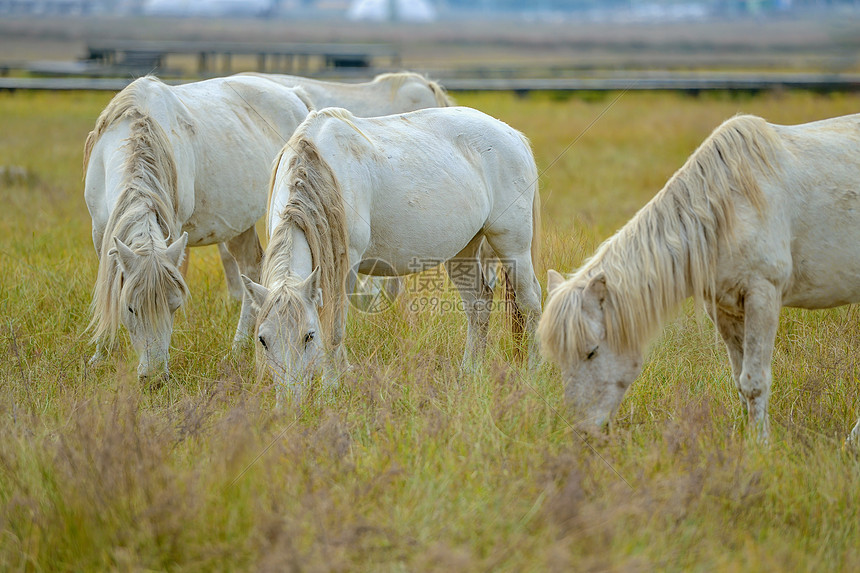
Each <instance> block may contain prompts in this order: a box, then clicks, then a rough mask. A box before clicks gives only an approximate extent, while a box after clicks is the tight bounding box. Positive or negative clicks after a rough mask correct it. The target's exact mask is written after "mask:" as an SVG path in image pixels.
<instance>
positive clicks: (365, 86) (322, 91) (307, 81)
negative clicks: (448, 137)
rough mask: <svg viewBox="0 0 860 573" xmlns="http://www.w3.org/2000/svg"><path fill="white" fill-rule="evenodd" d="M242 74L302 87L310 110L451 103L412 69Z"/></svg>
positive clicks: (233, 284)
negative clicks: (351, 75) (354, 76)
mask: <svg viewBox="0 0 860 573" xmlns="http://www.w3.org/2000/svg"><path fill="white" fill-rule="evenodd" d="M242 75H247V76H255V77H261V78H265V79H268V80H271V81H273V82H277V83H279V84H281V85H284V86H287V87H299V88H302V90H303V92H304V93H305V94H307V100H308V101H309V102H310V106H311V107H312V109H322V108H325V107H342V108H346V109H348V110H349V111H350V112H351V113H353V114H354V115H358V116H361V117H375V116H380V115H389V114H393V113H403V112H407V111H414V110H417V109H424V108H428V107H448V106H450V105H453V102H452V101H451V99H450V98H449V97H448V95H447V94H446V93H445V89H444V88H443V87H442V86H440V85H439V84H438V83H436V82H434V81H432V80H428V79H427V78H426V77H424V76H422V75H421V74H416V73H414V72H397V73H387V74H380V75H378V76H376V77H375V78H374V79H373V80H372V81H370V82H364V83H356V84H347V83H342V82H327V81H322V80H315V79H311V78H304V77H301V76H289V75H284V74H261V73H257V72H248V73H246V74H242ZM283 144H284V141H279V142H278V149H276V150H275V151H274V152H273V153H272V158H274V157H275V155H277V153H278V151H279V150H280V148H281V147H282V146H283ZM268 176H269V171H267V172H266V174H265V177H266V178H268ZM485 250H487V249H485ZM219 252H220V254H221V261H222V262H223V264H224V272H225V276H226V279H227V285H228V287H229V289H230V292H231V293H233V295H234V296H236V297H237V298H241V296H242V291H243V289H242V283H241V281H240V280H239V272H240V271H239V269H238V267H237V266H236V263H235V262H234V261H233V258H232V257H231V256H230V253H229V251H228V250H227V249H226V247H225V246H224V245H223V244H219ZM485 257H486V258H487V259H488V260H490V259H491V258H492V253H487V254H486V255H485ZM485 266H486V271H487V272H493V271H494V269H495V265H490V264H487V265H485ZM493 276H494V275H493ZM493 284H494V283H493ZM375 286H376V287H377V288H386V289H387V288H391V287H390V285H385V286H383V285H375Z"/></svg>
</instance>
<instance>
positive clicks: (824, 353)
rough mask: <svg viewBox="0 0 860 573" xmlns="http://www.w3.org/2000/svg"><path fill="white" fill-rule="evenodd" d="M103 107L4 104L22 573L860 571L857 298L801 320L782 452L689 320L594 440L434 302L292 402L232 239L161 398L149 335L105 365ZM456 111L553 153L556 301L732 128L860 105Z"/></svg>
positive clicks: (9, 331) (6, 533)
mask: <svg viewBox="0 0 860 573" xmlns="http://www.w3.org/2000/svg"><path fill="white" fill-rule="evenodd" d="M109 97H110V96H109V95H106V94H87V93H81V94H48V93H16V94H0V167H5V168H6V169H4V170H3V171H2V172H0V205H2V208H0V317H2V324H0V332H2V335H0V336H2V343H0V356H2V360H0V569H2V570H10V571H98V570H117V571H144V570H170V571H222V570H223V571H233V570H252V571H288V570H289V571H446V572H452V571H481V570H488V571H571V570H576V571H605V570H613V571H614V570H618V571H640V570H651V569H655V568H656V569H660V570H669V571H691V570H694V571H710V570H722V571H740V570H745V571H748V570H753V571H775V570H795V571H836V570H843V571H857V570H860V461H858V458H857V457H855V456H852V455H849V454H846V453H844V452H843V451H841V449H840V446H841V442H842V440H843V439H844V437H845V436H846V435H847V433H848V431H849V430H850V428H851V426H852V425H853V423H854V422H855V420H856V416H857V412H858V411H860V384H858V381H857V372H858V360H860V350H858V349H860V344H858V342H860V328H858V320H857V317H856V316H855V310H854V308H853V307H847V308H841V309H836V310H832V311H826V312H818V313H802V312H799V311H789V310H786V311H784V312H783V318H782V323H781V327H780V331H779V335H778V338H777V345H776V349H775V358H774V390H773V398H772V401H771V419H772V432H773V443H772V445H771V446H770V447H769V448H767V449H763V448H760V447H759V446H757V445H756V444H755V442H754V441H752V440H750V439H749V434H750V432H749V431H748V430H747V428H745V420H744V417H743V412H742V409H741V404H740V402H739V400H738V398H737V396H736V393H735V390H734V387H733V383H732V381H731V379H730V373H729V366H728V361H727V359H726V355H725V350H724V349H723V347H722V344H721V343H720V342H718V341H717V339H716V336H715V334H714V331H713V328H712V326H711V324H710V322H709V321H708V320H707V319H706V318H703V317H702V315H701V313H700V312H698V310H697V309H694V308H693V307H692V305H687V306H686V307H685V308H683V309H682V310H681V311H680V312H679V314H678V318H677V319H676V320H674V321H672V322H671V323H670V324H668V325H667V327H666V329H665V330H664V331H663V333H662V335H661V336H660V337H659V338H658V339H657V340H655V341H654V343H653V345H652V348H651V351H650V354H649V359H648V361H647V363H646V366H645V370H644V372H643V374H642V376H641V377H640V379H639V380H638V381H637V382H636V383H635V384H634V385H633V387H632V388H631V390H630V392H629V393H628V395H627V398H626V399H625V401H624V402H623V403H622V405H621V408H620V411H619V415H618V417H617V419H616V422H615V427H614V430H613V433H612V435H611V437H610V438H609V440H608V441H607V442H606V443H603V444H600V445H594V446H590V445H586V444H584V443H583V442H582V441H581V440H580V439H579V438H578V437H577V436H576V434H574V432H573V431H572V430H571V428H570V426H569V424H568V421H569V420H568V419H567V414H566V412H565V410H564V405H563V401H562V398H561V396H562V389H561V387H560V382H559V378H558V373H557V372H556V371H555V370H554V369H553V368H552V367H550V366H547V365H544V366H543V367H542V368H541V369H540V370H539V371H538V372H528V371H525V370H520V369H518V368H516V367H514V366H512V365H511V361H510V360H509V357H510V353H511V352H510V350H511V349H510V345H509V343H508V338H507V336H506V335H505V332H504V330H503V321H502V320H501V318H500V317H499V316H495V317H494V322H493V325H492V331H491V349H490V351H489V352H488V360H487V368H486V372H485V373H483V374H481V375H476V376H461V375H459V374H458V372H457V368H456V365H457V363H458V362H459V359H460V357H461V354H462V347H463V344H464V339H465V319H464V317H463V316H462V314H459V313H444V312H432V311H429V312H422V313H415V312H412V311H410V309H409V302H410V297H415V296H417V295H415V294H407V295H406V296H403V297H401V298H400V299H398V304H397V306H396V307H395V308H394V309H392V310H389V311H387V312H384V313H381V314H358V313H352V314H351V316H350V322H349V330H348V347H349V351H350V360H351V362H352V363H353V364H354V365H355V366H356V368H355V370H354V371H353V372H350V373H349V374H347V375H345V376H344V378H343V379H342V381H341V385H340V388H339V389H338V390H337V391H336V392H335V393H333V394H325V393H321V392H317V393H313V395H312V396H311V397H310V399H309V400H308V401H307V402H306V404H304V405H303V406H302V407H300V408H299V407H292V408H288V409H287V410H286V411H282V412H276V411H275V409H274V390H273V388H272V387H271V386H270V385H268V384H267V383H266V382H265V381H260V380H258V379H257V377H256V376H255V374H254V371H253V356H252V355H251V353H250V352H249V353H247V354H245V355H243V356H239V357H231V356H230V354H229V346H230V340H231V337H232V332H233V328H234V326H235V320H236V319H237V317H238V310H239V309H238V304H237V303H234V302H233V301H232V300H231V299H230V298H229V296H228V295H227V292H226V288H225V286H224V282H223V278H222V274H221V270H220V268H219V261H218V257H217V252H216V251H215V250H214V249H213V248H205V249H198V250H196V251H195V252H194V254H193V257H192V263H191V271H190V273H189V276H188V283H189V286H190V288H191V292H192V297H191V299H190V300H189V302H188V303H187V305H186V306H185V307H184V310H182V311H180V312H179V313H178V314H177V320H176V326H175V331H174V335H173V348H172V351H171V371H172V378H171V379H170V381H169V382H168V383H167V384H165V385H163V386H161V387H157V388H151V387H144V386H143V385H142V384H141V383H139V382H138V381H137V379H136V377H135V376H134V367H135V365H136V359H135V357H134V356H133V353H132V352H131V350H130V348H129V345H128V343H127V340H125V338H124V339H123V342H122V344H121V345H120V348H119V350H118V352H117V353H115V355H114V357H113V358H111V359H110V360H108V361H106V363H104V364H102V365H99V366H98V367H95V368H89V367H88V366H87V358H88V357H89V355H90V354H91V353H92V350H93V349H92V347H91V345H90V344H89V343H88V340H87V339H88V337H87V335H86V334H85V332H84V329H85V327H86V324H87V322H88V314H87V313H88V310H87V307H88V304H89V300H90V290H91V288H92V285H93V282H94V280H95V275H96V268H97V259H96V255H95V252H94V250H93V246H92V241H91V239H90V223H89V217H88V215H87V212H86V208H85V205H84V202H83V193H82V187H83V186H82V182H81V155H82V147H83V141H84V138H85V136H86V134H87V132H88V131H89V129H91V127H92V126H93V124H94V121H95V118H96V116H97V115H98V113H99V111H100V110H101V109H102V108H103V107H104V105H105V104H106V103H107V101H108V99H109ZM458 99H459V102H460V103H462V104H465V105H470V106H473V107H477V108H479V109H482V110H484V111H486V112H488V113H490V114H492V115H494V116H496V117H499V118H501V119H503V120H505V121H507V122H508V123H510V124H511V125H513V126H514V127H516V128H518V129H520V130H522V131H524V132H525V133H526V134H527V135H528V136H529V137H530V138H531V141H532V143H533V146H534V149H535V153H536V157H537V160H538V164H539V168H540V169H541V170H542V172H543V173H542V175H541V186H542V197H543V220H544V240H543V255H542V257H543V258H542V260H541V261H540V265H539V267H540V278H541V280H542V281H543V280H545V269H546V268H549V267H553V268H556V269H560V270H563V271H569V270H571V269H573V268H575V267H576V265H578V264H579V263H580V262H581V261H582V259H583V258H584V257H585V256H587V255H588V254H590V253H591V251H592V250H593V249H594V247H595V246H596V245H597V244H598V243H599V241H601V240H602V239H604V238H605V237H607V236H608V235H609V234H610V233H611V232H612V231H613V230H615V229H616V228H617V227H618V226H620V225H621V224H623V223H624V222H625V221H626V220H627V219H628V218H630V217H631V216H632V215H633V214H634V213H635V211H636V210H637V209H638V208H639V207H641V206H642V205H643V204H644V203H645V202H646V201H647V200H648V199H649V198H650V197H651V196H652V195H653V194H654V193H655V192H656V191H658V190H659V189H660V187H662V185H663V183H664V182H665V181H666V179H667V178H668V177H669V176H670V175H671V174H672V172H673V171H674V170H675V169H677V168H678V167H679V166H680V165H681V164H682V163H683V161H684V160H685V158H686V157H687V156H688V155H689V154H690V153H691V152H692V151H693V150H694V149H695V147H696V146H697V145H698V143H699V142H700V141H701V140H702V139H703V138H704V137H705V136H706V135H707V134H708V133H710V131H711V130H712V129H713V128H714V127H716V126H717V125H718V124H719V123H720V122H721V121H723V120H724V119H726V118H728V117H730V116H731V115H733V114H735V113H737V112H740V111H743V112H751V113H757V114H759V115H763V116H765V117H766V118H768V119H769V120H771V121H774V122H778V123H799V122H804V121H809V120H813V119H819V118H824V117H829V116H835V115H840V114H846V113H853V112H856V111H858V109H860V97H858V96H848V95H832V96H822V95H811V94H806V93H774V94H764V95H759V96H755V97H753V96H730V95H709V96H702V97H699V98H691V97H686V96H681V95H670V94H661V95H657V94H647V93H641V94H639V93H637V94H633V93H628V94H606V95H601V96H588V97H584V96H583V97H569V98H567V97H559V96H554V95H551V94H533V95H532V96H530V97H527V98H517V97H515V96H513V95H503V94H494V95H488V94H487V95H485V94H464V95H461V96H459V98H458ZM10 167H15V168H22V169H10ZM443 294H444V293H443ZM444 296H451V295H450V294H444Z"/></svg>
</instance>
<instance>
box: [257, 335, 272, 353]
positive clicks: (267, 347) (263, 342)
mask: <svg viewBox="0 0 860 573" xmlns="http://www.w3.org/2000/svg"><path fill="white" fill-rule="evenodd" d="M258 340H259V341H260V344H262V345H263V350H268V349H269V345H268V344H266V339H265V338H263V337H262V336H260V337H259V338H258Z"/></svg>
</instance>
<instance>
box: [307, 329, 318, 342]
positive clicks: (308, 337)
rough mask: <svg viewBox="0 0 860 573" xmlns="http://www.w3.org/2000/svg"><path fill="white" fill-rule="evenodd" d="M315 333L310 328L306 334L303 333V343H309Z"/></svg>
mask: <svg viewBox="0 0 860 573" xmlns="http://www.w3.org/2000/svg"><path fill="white" fill-rule="evenodd" d="M315 335H316V333H315V332H314V331H313V330H311V331H309V332H308V333H307V334H305V344H310V341H311V340H313V339H314V336H315Z"/></svg>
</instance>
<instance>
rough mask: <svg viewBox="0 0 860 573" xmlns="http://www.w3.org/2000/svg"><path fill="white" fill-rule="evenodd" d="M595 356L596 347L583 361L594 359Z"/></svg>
mask: <svg viewBox="0 0 860 573" xmlns="http://www.w3.org/2000/svg"><path fill="white" fill-rule="evenodd" d="M595 354H597V347H596V346H595V347H594V349H593V350H592V351H591V352H589V353H588V355H587V356H586V357H585V359H586V360H591V359H592V358H594V355H595Z"/></svg>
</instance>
